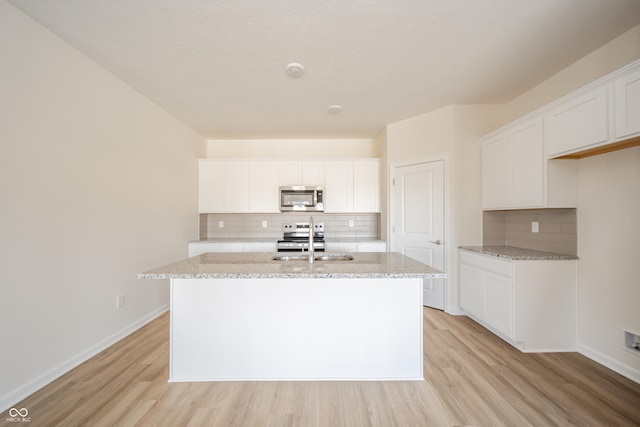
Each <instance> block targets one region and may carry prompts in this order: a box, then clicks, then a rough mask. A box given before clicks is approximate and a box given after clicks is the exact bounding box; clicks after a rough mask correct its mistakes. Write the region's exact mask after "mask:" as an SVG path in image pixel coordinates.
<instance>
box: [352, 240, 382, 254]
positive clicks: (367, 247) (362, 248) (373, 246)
mask: <svg viewBox="0 0 640 427" xmlns="http://www.w3.org/2000/svg"><path fill="white" fill-rule="evenodd" d="M386 251H387V244H386V243H385V242H367V243H358V244H357V245H356V252H386Z"/></svg>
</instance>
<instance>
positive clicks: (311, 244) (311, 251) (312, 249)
mask: <svg viewBox="0 0 640 427" xmlns="http://www.w3.org/2000/svg"><path fill="white" fill-rule="evenodd" d="M313 228H314V227H313V217H312V216H311V217H309V264H313V261H314V258H315V249H314V247H313Z"/></svg>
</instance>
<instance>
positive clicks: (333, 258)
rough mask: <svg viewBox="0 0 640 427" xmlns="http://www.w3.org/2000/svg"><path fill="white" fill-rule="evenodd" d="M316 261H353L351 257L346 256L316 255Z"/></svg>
mask: <svg viewBox="0 0 640 427" xmlns="http://www.w3.org/2000/svg"><path fill="white" fill-rule="evenodd" d="M314 259H315V260H316V261H353V256H351V255H347V254H323V255H316V257H315V258H314Z"/></svg>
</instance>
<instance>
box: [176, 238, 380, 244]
mask: <svg viewBox="0 0 640 427" xmlns="http://www.w3.org/2000/svg"><path fill="white" fill-rule="evenodd" d="M280 239H282V236H279V237H209V238H206V239H196V240H190V241H189V243H276V242H277V241H278V240H280ZM324 241H325V242H327V243H385V241H384V240H381V239H377V238H375V237H325V238H324Z"/></svg>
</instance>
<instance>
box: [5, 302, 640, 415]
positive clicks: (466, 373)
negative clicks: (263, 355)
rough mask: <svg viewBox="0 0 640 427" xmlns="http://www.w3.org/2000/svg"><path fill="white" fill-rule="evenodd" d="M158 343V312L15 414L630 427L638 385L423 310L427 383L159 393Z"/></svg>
mask: <svg viewBox="0 0 640 427" xmlns="http://www.w3.org/2000/svg"><path fill="white" fill-rule="evenodd" d="M168 340H169V316H168V313H165V314H164V315H162V316H160V317H159V318H157V319H156V320H154V321H153V322H151V323H150V324H148V325H146V326H145V327H143V328H141V329H140V330H138V331H136V332H135V333H133V334H132V335H130V336H129V337H127V338H125V339H124V340H122V341H120V342H118V343H117V344H115V345H113V346H112V347H110V348H108V349H107V350H105V351H104V352H102V353H100V354H98V355H97V356H95V357H93V358H92V359H90V360H89V361H87V362H86V363H84V364H82V365H81V366H79V367H77V368H76V369H74V370H73V371H71V372H69V373H68V374H66V375H64V376H63V377H61V378H59V379H58V380H56V381H54V382H53V383H51V384H49V385H48V386H46V387H45V388H43V389H42V390H40V391H38V392H37V393H35V394H33V395H32V396H30V397H28V398H27V399H25V400H24V401H22V402H20V403H19V404H17V405H15V407H16V408H23V407H24V408H27V409H28V410H29V417H30V418H31V423H30V424H29V425H31V426H58V425H59V426H65V427H67V426H92V427H93V426H154V427H155V426H172V427H175V426H277V427H283V426H305V427H306V426H331V427H334V426H357V427H360V426H385V427H387V426H462V425H465V426H536V427H538V426H568V425H571V426H638V425H640V384H637V383H634V382H633V381H630V380H628V379H626V378H624V377H622V376H620V375H618V374H616V373H615V372H613V371H611V370H609V369H607V368H605V367H603V366H601V365H598V364H597V363H595V362H593V361H591V360H589V359H587V358H585V357H583V356H581V355H580V354H577V353H548V354H524V353H520V352H519V351H517V350H516V349H514V348H512V347H511V346H509V345H508V344H506V343H504V342H503V341H501V340H500V339H498V338H497V337H495V336H494V335H492V334H491V333H489V332H488V331H486V330H485V329H484V328H482V327H481V326H479V325H478V324H476V323H475V322H473V321H472V320H470V319H468V318H466V317H462V316H450V315H448V314H446V313H443V312H441V311H437V310H432V309H427V308H425V309H424V343H425V344H424V346H425V350H424V359H425V370H424V371H425V381H413V382H375V381H373V382H222V383H172V384H169V383H167V378H168V375H169V342H168ZM7 416H8V415H7V414H2V418H1V419H0V421H1V422H3V423H4V425H13V426H15V425H24V424H18V423H11V422H7V420H6V419H5V417H7Z"/></svg>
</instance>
